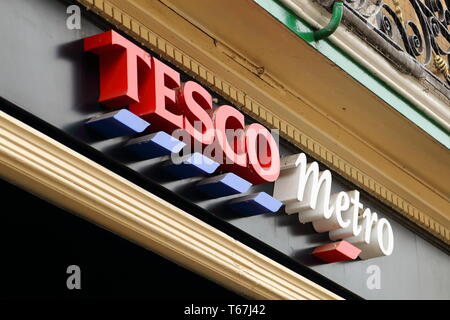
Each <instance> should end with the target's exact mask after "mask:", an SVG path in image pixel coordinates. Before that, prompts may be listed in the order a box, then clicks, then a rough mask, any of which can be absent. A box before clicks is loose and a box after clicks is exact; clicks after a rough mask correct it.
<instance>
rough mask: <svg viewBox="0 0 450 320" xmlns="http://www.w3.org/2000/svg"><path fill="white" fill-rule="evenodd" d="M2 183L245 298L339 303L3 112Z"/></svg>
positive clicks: (0, 140) (0, 117) (0, 127)
mask: <svg viewBox="0 0 450 320" xmlns="http://www.w3.org/2000/svg"><path fill="white" fill-rule="evenodd" d="M0 176H1V177H2V178H4V179H6V180H9V181H11V182H13V183H15V184H17V185H19V186H21V187H22V188H24V189H26V190H29V191H31V192H33V193H36V194H37V195H39V196H41V197H43V198H45V199H48V200H49V201H51V202H53V203H55V204H57V205H59V206H61V207H63V208H66V209H68V210H70V211H73V212H74V213H76V214H78V215H80V216H82V217H84V218H87V219H88V220H91V221H93V222H95V223H98V224H99V225H101V226H103V227H105V228H107V229H109V230H111V231H113V232H115V233H117V234H119V235H121V236H123V237H125V238H128V239H130V240H132V241H134V242H136V243H138V244H140V245H142V246H144V247H146V248H148V249H150V250H152V251H155V252H157V253H158V254H160V255H162V256H164V257H166V258H168V259H170V260H172V261H174V262H176V263H178V264H180V265H182V266H184V267H186V268H189V269H191V270H193V271H195V272H197V273H199V274H201V275H202V276H205V277H207V278H209V279H211V280H213V281H215V282H217V283H219V284H221V285H223V286H224V287H227V288H229V289H231V290H234V291H236V292H238V293H240V294H242V295H243V296H246V297H249V298H255V299H341V298H340V297H339V296H337V295H336V294H334V293H332V292H330V291H328V290H327V289H324V288H322V287H321V286H319V285H317V284H315V283H314V282H312V281H310V280H308V279H306V278H304V277H302V276H301V275H299V274H297V273H295V272H293V271H291V270H289V269H287V268H286V267H284V266H282V265H280V264H278V263H276V262H274V261H272V260H271V259H269V258H267V257H265V256H264V255H262V254H260V253H258V252H256V251H255V250H253V249H251V248H249V247H247V246H245V245H244V244H242V243H241V242H239V241H237V240H235V239H233V238H231V237H230V236H228V235H226V234H224V233H223V232H221V231H218V230H217V229H215V228H213V227H211V226H209V225H208V224H206V223H204V222H203V221H201V220H199V219H197V218H195V217H193V216H191V215H190V214H188V213H186V212H184V211H182V210H181V209H179V208H177V207H175V206H173V205H171V204H170V203H168V202H166V201H164V200H162V199H160V198H158V197H156V196H155V195H153V194H151V193H150V192H148V191H146V190H144V189H142V188H140V187H138V186H136V185H134V184H133V183H131V182H129V181H128V180H126V179H124V178H122V177H120V176H119V175H117V174H115V173H113V172H111V171H110V170H107V169H106V168H104V167H102V166H100V165H98V164H97V163H95V162H94V161H91V160H89V159H88V158H86V157H84V156H82V155H81V154H79V153H77V152H75V151H73V150H71V149H69V148H68V147H66V146H64V145H62V144H61V143H59V142H57V141H55V140H53V139H51V138H50V137H48V136H46V135H44V134H42V133H40V132H39V131H37V130H34V129H33V128H31V127H29V126H28V125H26V124H24V123H22V122H20V121H19V120H17V119H15V118H13V117H11V116H9V115H7V114H6V113H4V112H0ZM36 214H39V212H36ZM149 272H151V271H150V270H149Z"/></svg>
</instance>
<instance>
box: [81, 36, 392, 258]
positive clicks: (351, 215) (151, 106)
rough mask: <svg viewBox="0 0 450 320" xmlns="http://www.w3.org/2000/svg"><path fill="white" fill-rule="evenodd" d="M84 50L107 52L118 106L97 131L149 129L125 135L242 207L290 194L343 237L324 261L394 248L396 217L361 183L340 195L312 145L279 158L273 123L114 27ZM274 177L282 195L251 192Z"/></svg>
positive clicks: (289, 200) (139, 150)
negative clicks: (363, 196) (362, 191)
mask: <svg viewBox="0 0 450 320" xmlns="http://www.w3.org/2000/svg"><path fill="white" fill-rule="evenodd" d="M84 49H85V51H90V52H94V53H95V54H97V55H98V57H99V63H100V97H99V102H101V103H102V104H103V105H105V106H107V107H109V108H110V109H112V110H113V111H111V112H108V113H105V114H101V115H98V116H96V117H94V118H92V119H90V120H89V121H87V122H86V126H88V127H89V128H90V129H91V130H94V131H96V132H97V133H99V134H100V135H102V136H103V137H104V138H114V137H119V136H132V135H136V134H142V135H140V136H137V137H136V136H134V137H130V139H129V140H128V141H127V142H126V144H125V149H126V150H127V151H128V152H131V153H134V154H135V155H136V156H138V157H139V158H141V159H150V158H155V157H162V156H170V157H171V160H168V161H166V162H165V163H164V165H163V166H162V169H163V170H165V171H166V172H167V173H169V174H171V175H173V176H176V177H177V178H181V179H184V178H190V177H196V176H197V177H201V176H208V177H204V178H203V179H202V180H200V181H199V182H197V184H196V188H197V190H199V191H200V192H202V193H204V194H206V195H208V196H209V197H210V198H222V197H226V196H230V195H238V196H236V197H233V199H231V200H224V201H227V205H228V206H229V208H230V209H231V210H233V211H235V212H238V213H239V214H241V215H255V214H263V213H270V212H277V211H278V210H279V209H280V207H281V206H282V204H283V203H284V204H285V206H286V208H285V210H286V213H288V214H292V213H299V219H300V222H302V223H307V222H312V223H313V226H314V229H315V230H316V231H317V232H329V235H330V239H331V240H341V241H339V242H336V243H331V244H327V245H325V246H321V247H319V248H316V250H315V251H314V253H313V254H314V255H316V256H317V257H318V258H320V259H322V260H323V261H326V262H335V261H342V260H349V259H356V258H357V257H358V255H359V257H361V258H362V259H369V258H373V257H378V256H383V255H390V254H391V253H392V251H393V245H394V239H393V233H392V228H391V226H390V224H389V222H388V221H387V220H386V219H384V218H381V219H378V217H377V214H376V213H374V212H371V210H370V209H369V208H365V209H364V208H363V206H362V204H361V203H360V202H359V192H358V191H356V190H355V191H351V192H339V193H337V194H331V183H332V178H331V173H330V172H329V171H328V170H325V171H323V172H319V169H318V164H317V163H316V162H313V163H309V164H308V163H307V162H306V157H305V155H304V154H299V155H293V156H288V157H285V158H283V159H281V160H280V155H279V150H278V143H277V141H276V140H275V139H274V137H273V136H272V134H271V133H270V132H269V131H268V130H267V129H266V128H265V127H264V126H262V125H260V124H258V123H252V124H250V125H246V124H245V118H244V115H243V114H242V113H241V112H240V111H238V110H237V109H235V108H233V107H231V106H228V105H222V106H219V107H216V108H213V102H212V96H211V94H210V93H209V92H208V91H207V90H206V89H205V88H203V87H202V86H201V85H199V84H198V83H196V82H194V81H187V82H184V83H182V82H181V79H180V74H179V73H178V72H177V71H175V70H174V69H172V68H171V67H169V66H168V65H166V64H164V63H163V62H161V61H159V60H158V59H156V58H155V57H152V56H150V55H149V54H148V53H147V52H145V51H144V50H142V49H141V48H139V47H138V46H136V45H134V44H133V43H131V42H130V41H128V40H127V39H125V38H124V37H122V36H120V35H119V34H117V33H116V32H114V31H108V32H105V33H102V34H99V35H95V36H92V37H89V38H86V39H84ZM125 107H128V108H125ZM181 152H182V154H183V155H182V156H179V153H181ZM280 171H281V175H280ZM215 172H219V174H218V175H215V176H212V174H213V173H215ZM268 182H275V189H274V195H273V197H272V196H271V195H269V194H267V193H266V192H257V193H253V194H246V193H247V191H249V190H250V188H251V186H252V185H256V184H263V183H268ZM244 194H245V195H244ZM342 239H344V240H342Z"/></svg>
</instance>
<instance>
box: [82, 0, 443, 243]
mask: <svg viewBox="0 0 450 320" xmlns="http://www.w3.org/2000/svg"><path fill="white" fill-rule="evenodd" d="M77 1H78V2H79V3H81V4H83V5H84V6H85V7H86V8H88V9H90V10H92V11H94V12H95V13H96V14H98V15H100V16H101V17H103V18H104V19H106V20H107V21H109V22H111V23H112V24H114V25H115V26H116V27H117V28H119V29H120V30H123V31H124V32H126V33H127V34H128V35H130V36H131V37H133V38H134V39H136V40H138V41H139V42H141V43H142V45H143V46H145V47H148V48H149V49H151V50H152V51H154V52H156V53H158V54H160V55H161V56H163V57H164V58H165V59H167V60H168V61H170V62H172V63H173V64H175V65H176V66H177V67H179V68H180V69H182V70H183V71H185V72H186V73H188V74H190V75H191V76H193V77H194V78H195V79H197V80H198V81H199V82H201V83H202V84H204V85H206V86H208V87H209V88H211V90H213V91H215V92H217V93H218V94H219V95H221V96H224V97H226V98H227V99H229V100H230V101H231V102H233V103H234V104H235V106H237V107H239V108H241V109H242V111H244V112H245V113H247V114H248V115H250V116H252V117H253V118H255V119H256V120H258V121H260V122H261V123H263V124H265V125H266V126H268V127H270V128H274V129H279V130H280V135H281V136H282V137H283V138H285V139H286V140H288V141H289V142H291V143H292V144H294V145H296V146H298V147H299V148H300V149H302V150H303V151H304V152H306V153H307V154H309V155H310V156H312V157H314V158H315V159H317V160H319V161H321V162H323V163H324V164H326V165H327V166H329V167H330V168H331V169H333V170H335V171H336V172H338V173H339V174H340V175H342V176H343V177H344V178H346V179H348V180H350V181H352V182H353V183H354V184H355V185H357V186H358V187H360V188H362V189H364V190H366V191H367V192H369V193H370V194H372V195H373V196H374V197H376V198H377V199H379V200H380V201H381V202H383V203H385V204H387V205H388V206H390V207H391V208H393V209H394V210H396V211H397V212H400V213H401V214H402V215H403V216H405V217H406V218H408V219H409V220H411V221H412V222H414V223H415V224H417V225H418V226H420V227H421V228H422V229H424V230H426V231H427V232H429V233H431V234H432V235H433V236H435V237H437V238H438V239H440V240H442V241H444V242H445V243H447V244H450V229H449V228H447V227H446V226H444V225H442V224H440V223H438V222H437V221H436V220H434V219H433V218H431V217H430V216H429V215H427V214H426V213H424V212H422V211H419V210H418V209H417V208H415V207H414V206H413V205H412V204H411V203H409V202H408V201H406V200H404V199H403V198H401V197H400V196H398V195H397V194H395V193H394V192H392V191H390V190H389V189H387V188H386V187H384V186H383V185H381V184H380V183H378V182H377V181H376V180H374V179H373V178H371V177H370V176H368V175H366V174H365V173H363V172H362V171H361V170H359V169H358V168H356V167H354V166H352V165H351V164H350V163H348V162H347V161H345V160H344V159H342V158H340V157H339V156H338V155H337V154H335V153H334V152H333V151H331V150H329V149H327V148H325V147H324V146H322V145H321V144H320V143H318V142H317V141H314V140H313V139H312V138H311V137H309V136H308V135H307V134H306V133H305V132H303V131H302V130H301V129H300V128H297V127H295V126H293V125H291V124H290V123H289V122H287V121H285V120H283V119H281V118H279V117H278V116H277V115H276V114H275V113H274V112H272V110H271V109H269V108H267V107H266V106H263V105H262V104H260V103H258V102H257V101H256V100H254V99H253V98H252V97H250V96H248V95H247V94H246V93H245V92H243V91H242V90H239V89H238V88H236V87H234V86H233V85H232V84H230V83H228V82H226V81H224V80H222V79H221V77H220V76H218V75H216V74H214V73H213V72H212V71H211V70H209V69H207V68H206V67H205V66H203V65H202V64H201V63H200V62H198V61H196V60H195V59H193V58H191V57H190V56H189V55H187V54H185V53H184V52H182V51H181V50H179V49H178V48H176V47H175V46H173V45H172V44H171V43H170V42H169V41H167V40H165V39H163V38H162V37H160V36H159V35H157V34H156V33H154V32H153V31H152V30H150V29H149V28H147V27H146V26H145V25H143V24H142V23H140V22H139V21H137V20H135V19H133V17H131V16H130V15H128V14H127V13H125V12H124V11H122V10H121V9H120V8H118V7H117V6H115V5H113V4H111V3H109V2H108V1H106V0H77ZM246 63H247V64H249V62H246ZM249 67H250V68H251V67H253V66H249ZM265 80H267V81H268V82H270V80H271V79H270V78H267V79H265Z"/></svg>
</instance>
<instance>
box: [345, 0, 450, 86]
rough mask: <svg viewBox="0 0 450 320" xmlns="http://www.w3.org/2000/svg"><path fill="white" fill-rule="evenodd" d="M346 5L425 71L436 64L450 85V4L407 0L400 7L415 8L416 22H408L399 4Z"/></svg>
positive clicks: (365, 1) (350, 1) (351, 0)
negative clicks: (430, 64)
mask: <svg viewBox="0 0 450 320" xmlns="http://www.w3.org/2000/svg"><path fill="white" fill-rule="evenodd" d="M345 3H346V5H347V6H348V7H349V8H351V9H352V10H353V11H355V12H357V13H358V14H359V15H360V16H362V17H363V18H365V19H366V20H367V22H368V23H369V24H370V25H372V26H373V27H374V28H375V29H377V30H378V31H379V32H381V34H382V35H384V37H385V38H386V39H388V40H389V41H390V42H391V43H392V44H394V45H395V46H396V47H397V48H400V49H402V50H404V51H405V52H407V53H408V54H409V55H411V56H412V57H413V58H414V59H416V60H417V61H418V62H419V63H421V64H422V65H423V66H424V67H427V66H428V64H429V63H430V62H431V61H433V62H434V64H435V66H436V69H437V70H438V71H439V72H441V73H442V74H443V75H444V76H445V78H446V80H447V82H449V84H450V78H449V71H448V65H449V62H448V61H449V59H450V57H449V56H450V31H449V25H450V0H423V1H421V0H404V1H403V2H402V3H401V5H403V6H406V5H408V6H411V7H412V8H413V10H411V11H412V13H413V14H414V15H415V16H416V17H415V18H416V19H413V20H414V21H412V20H405V15H404V13H402V10H401V8H400V2H399V1H398V0H393V5H388V4H386V3H385V1H383V0H345ZM444 3H445V6H444ZM391 6H392V8H391ZM409 18H410V17H409ZM438 39H439V40H438Z"/></svg>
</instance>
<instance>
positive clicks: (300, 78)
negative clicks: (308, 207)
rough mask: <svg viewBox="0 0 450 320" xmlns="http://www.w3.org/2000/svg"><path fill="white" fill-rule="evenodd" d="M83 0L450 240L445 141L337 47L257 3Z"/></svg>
mask: <svg viewBox="0 0 450 320" xmlns="http://www.w3.org/2000/svg"><path fill="white" fill-rule="evenodd" d="M79 2H80V3H82V4H84V5H86V6H87V8H89V9H92V10H94V11H95V12H96V13H98V14H100V15H101V16H102V17H103V18H105V19H107V20H108V21H110V22H111V23H112V24H114V25H115V26H117V27H118V28H119V29H121V30H123V31H124V32H126V33H128V34H129V35H130V36H132V37H133V38H134V39H136V40H137V41H138V42H140V43H142V44H143V45H144V46H147V47H149V48H150V49H152V50H153V51H155V52H157V53H158V54H160V55H161V56H162V57H164V59H167V60H168V61H170V62H172V63H173V64H174V65H176V66H177V67H179V68H180V69H182V70H184V71H185V72H187V73H188V74H190V75H192V76H193V77H194V78H195V79H196V80H198V81H199V82H201V83H202V84H204V85H205V86H208V87H209V88H211V89H212V90H213V91H215V92H217V93H219V94H220V95H222V96H225V97H227V99H229V100H230V101H232V102H233V103H234V104H235V105H236V106H237V107H240V108H241V109H242V110H243V111H244V112H246V113H247V114H249V115H250V116H252V117H253V118H255V119H257V120H259V121H261V122H262V123H264V124H266V125H267V126H269V127H271V128H277V129H279V130H280V133H281V135H282V136H283V137H284V138H285V139H287V140H288V141H290V142H292V143H293V144H295V145H297V146H299V147H300V148H302V149H303V150H304V151H305V152H307V153H309V154H310V155H311V156H313V157H314V158H316V159H318V160H320V161H322V162H323V163H324V164H326V165H327V166H329V167H330V168H332V169H333V170H335V171H336V172H338V173H339V174H340V175H342V176H343V177H344V178H346V179H349V180H350V181H352V182H353V183H355V184H356V185H357V186H359V187H361V188H362V189H364V190H366V191H368V192H369V193H370V194H372V195H373V196H375V197H377V198H378V199H380V200H381V201H382V202H384V203H386V204H388V205H389V206H391V207H392V208H394V209H395V210H396V211H397V212H400V213H402V215H403V216H404V217H406V218H407V219H409V220H410V221H412V222H413V223H414V224H415V225H416V226H419V227H420V229H421V230H424V231H425V233H426V234H431V235H433V236H434V237H436V238H437V239H440V241H443V242H444V243H447V244H448V243H449V242H450V230H449V225H450V222H449V221H450V219H449V215H448V213H449V212H450V207H449V201H448V199H449V191H448V184H447V181H448V178H446V177H448V176H449V167H448V163H449V160H450V156H449V153H448V149H447V148H446V147H445V146H444V144H445V143H444V144H442V143H439V142H437V141H436V140H435V139H434V138H433V137H431V136H430V135H429V134H428V133H426V132H425V131H423V130H421V129H420V128H419V127H418V126H417V125H416V124H415V123H413V122H411V121H410V120H409V119H408V118H407V117H405V115H404V114H402V113H401V112H399V111H398V110H396V109H395V108H393V107H392V105H391V104H390V103H392V104H396V106H398V107H401V105H399V104H397V103H400V102H401V103H406V102H405V100H403V99H402V98H401V97H400V95H396V94H393V93H392V92H391V96H390V99H391V100H386V99H383V98H380V96H379V95H377V94H376V92H375V93H374V92H373V91H371V90H369V89H368V88H366V87H365V86H364V85H362V84H361V82H363V83H368V82H370V81H373V77H372V75H371V72H368V71H367V72H361V74H360V75H359V76H360V78H359V79H355V77H354V75H353V74H352V75H350V74H348V73H347V72H345V71H344V70H343V69H342V66H343V65H342V63H343V64H346V63H348V57H346V56H345V54H343V53H342V52H338V51H337V50H336V48H334V47H333V46H330V45H329V44H328V43H326V42H323V43H319V44H317V46H316V47H312V46H311V45H310V44H308V43H307V42H305V41H304V40H303V39H301V38H300V37H298V36H297V35H296V34H294V33H293V32H291V30H289V29H288V28H286V26H285V25H283V24H281V23H279V21H277V20H276V19H274V18H273V16H272V15H271V14H269V13H268V12H267V11H265V10H264V9H263V8H262V7H261V6H259V5H258V4H257V3H255V2H253V1H250V0H247V1H237V0H236V1H227V2H214V3H213V2H210V1H202V0H196V1H176V0H164V1H140V0H128V1H116V0H96V1H93V0H80V1H79ZM193 2H195V4H196V5H195V6H191V4H192V3H193ZM193 8H194V9H193ZM218 12H220V18H219V16H218V14H217V13H218ZM280 14H281V15H283V13H280ZM292 17H293V16H292V15H291V16H289V15H288V16H285V18H286V19H292ZM293 23H294V24H295V23H297V22H293ZM224 30H226V31H227V32H224ZM237 48H239V49H237ZM317 49H319V51H320V50H324V52H327V53H328V54H327V56H324V55H323V54H321V53H320V52H318V51H317ZM367 50H368V51H370V50H371V49H370V48H367ZM261 53H264V54H261ZM322 53H323V52H322ZM330 57H332V59H331V60H330ZM372 58H376V56H374V55H372ZM363 67H364V66H361V65H359V66H358V68H362V69H360V70H362V71H364V68H363ZM357 73H358V72H355V74H357ZM373 85H374V86H376V87H377V88H375V87H374V88H372V89H380V90H381V89H386V88H383V84H382V83H380V82H379V83H378V84H376V83H375V82H373ZM412 141H413V142H414V143H412Z"/></svg>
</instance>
